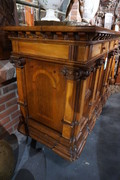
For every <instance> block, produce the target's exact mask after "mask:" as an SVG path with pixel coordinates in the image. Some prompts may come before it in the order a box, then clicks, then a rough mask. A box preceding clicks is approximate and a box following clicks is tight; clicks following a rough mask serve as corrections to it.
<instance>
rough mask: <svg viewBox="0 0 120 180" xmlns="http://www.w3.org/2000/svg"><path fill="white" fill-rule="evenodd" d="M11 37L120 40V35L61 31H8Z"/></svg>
mask: <svg viewBox="0 0 120 180" xmlns="http://www.w3.org/2000/svg"><path fill="white" fill-rule="evenodd" d="M8 34H9V37H11V38H13V37H14V38H26V39H28V38H32V39H34V38H35V39H36V38H37V39H39V38H40V39H48V40H49V39H55V40H73V41H74V40H75V41H81V40H86V41H98V40H99V41H103V40H110V39H119V38H120V37H119V35H118V34H109V33H107V32H106V33H105V32H102V31H101V32H89V33H88V32H87V33H85V32H74V31H73V32H69V31H68V32H67V31H66V32H61V31H59V32H58V31H55V30H54V31H50V30H49V31H41V30H39V31H36V30H32V31H30V30H24V31H22V30H21V31H20V30H19V31H18V30H16V31H8Z"/></svg>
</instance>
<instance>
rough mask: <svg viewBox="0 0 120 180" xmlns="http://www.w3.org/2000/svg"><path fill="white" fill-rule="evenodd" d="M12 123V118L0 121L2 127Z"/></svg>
mask: <svg viewBox="0 0 120 180" xmlns="http://www.w3.org/2000/svg"><path fill="white" fill-rule="evenodd" d="M9 121H10V118H9V117H6V118H4V119H2V120H0V125H1V126H4V125H5V124H6V123H8V122H9Z"/></svg>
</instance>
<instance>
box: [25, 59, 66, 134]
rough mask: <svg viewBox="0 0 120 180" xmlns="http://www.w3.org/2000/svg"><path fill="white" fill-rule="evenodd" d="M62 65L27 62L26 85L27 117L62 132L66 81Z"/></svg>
mask: <svg viewBox="0 0 120 180" xmlns="http://www.w3.org/2000/svg"><path fill="white" fill-rule="evenodd" d="M61 69H62V65H58V64H53V63H48V62H42V61H37V60H27V63H26V69H25V72H26V82H27V83H26V84H27V101H28V110H29V117H30V118H32V119H34V120H36V121H37V122H40V123H42V124H44V125H46V126H48V127H50V128H53V129H55V130H57V131H58V132H61V131H62V120H63V117H64V105H65V92H66V81H65V79H64V77H63V75H62V74H61Z"/></svg>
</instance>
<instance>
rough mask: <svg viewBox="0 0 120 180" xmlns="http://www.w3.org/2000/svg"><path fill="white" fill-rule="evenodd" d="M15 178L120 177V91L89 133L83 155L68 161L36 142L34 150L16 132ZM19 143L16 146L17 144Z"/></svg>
mask: <svg viewBox="0 0 120 180" xmlns="http://www.w3.org/2000/svg"><path fill="white" fill-rule="evenodd" d="M16 135H17V137H18V142H19V146H15V143H13V145H14V146H13V147H14V150H15V152H16V153H15V154H16V159H17V165H16V170H15V173H14V177H13V180H45V179H46V180H88V179H89V180H120V93H117V94H114V95H112V96H111V97H110V98H109V100H108V101H107V104H106V105H105V107H104V108H103V111H102V114H101V116H100V117H99V119H98V120H97V122H96V125H95V127H94V130H93V131H92V133H91V134H90V135H89V137H88V139H87V143H86V145H85V147H84V149H83V152H82V154H81V156H80V158H79V159H78V160H77V161H75V162H72V163H71V162H68V161H66V160H64V159H62V158H61V157H59V156H58V155H57V154H55V153H54V152H52V151H51V150H50V149H48V148H47V147H44V146H43V145H41V144H40V143H37V148H39V147H42V148H43V150H42V151H40V150H34V149H32V148H31V147H30V138H29V141H28V143H27V144H26V142H25V137H24V136H22V135H21V134H19V133H16ZM15 147H16V148H15Z"/></svg>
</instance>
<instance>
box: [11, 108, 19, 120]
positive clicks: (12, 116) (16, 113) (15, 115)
mask: <svg viewBox="0 0 120 180" xmlns="http://www.w3.org/2000/svg"><path fill="white" fill-rule="evenodd" d="M19 115H20V111H19V110H18V111H16V112H14V113H13V114H11V118H12V119H14V118H15V117H17V116H19Z"/></svg>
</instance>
